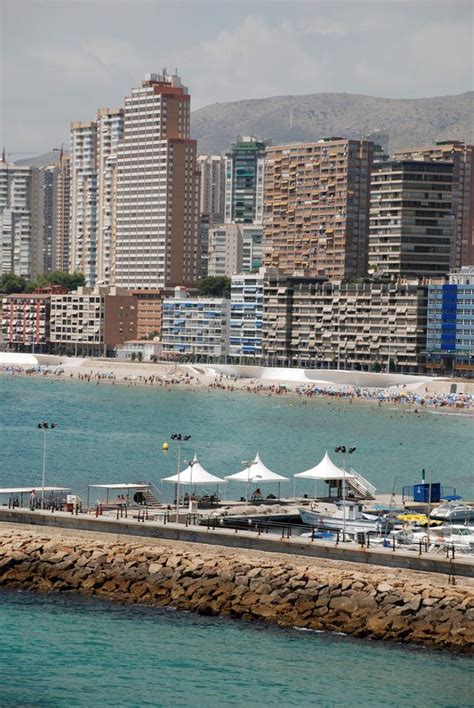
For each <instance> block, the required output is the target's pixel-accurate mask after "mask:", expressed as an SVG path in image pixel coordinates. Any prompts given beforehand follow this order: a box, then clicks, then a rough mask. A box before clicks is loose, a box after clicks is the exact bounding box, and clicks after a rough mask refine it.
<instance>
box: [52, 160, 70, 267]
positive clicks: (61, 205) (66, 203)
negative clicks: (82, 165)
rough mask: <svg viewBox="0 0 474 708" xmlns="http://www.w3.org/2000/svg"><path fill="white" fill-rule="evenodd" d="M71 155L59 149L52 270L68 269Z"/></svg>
mask: <svg viewBox="0 0 474 708" xmlns="http://www.w3.org/2000/svg"><path fill="white" fill-rule="evenodd" d="M70 222H71V156H70V155H66V154H65V153H64V151H63V150H61V153H60V156H59V162H58V177H57V187H56V238H55V241H54V261H53V270H62V271H68V270H69V256H70V254H69V251H70V230H71V223H70Z"/></svg>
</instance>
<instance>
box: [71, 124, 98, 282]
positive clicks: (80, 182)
mask: <svg viewBox="0 0 474 708" xmlns="http://www.w3.org/2000/svg"><path fill="white" fill-rule="evenodd" d="M97 203H98V202H97V123H96V122H95V121H92V122H90V123H72V124H71V240H70V252H69V269H70V270H71V271H78V272H80V273H84V276H85V279H86V284H87V285H88V286H93V285H95V282H96V278H97Z"/></svg>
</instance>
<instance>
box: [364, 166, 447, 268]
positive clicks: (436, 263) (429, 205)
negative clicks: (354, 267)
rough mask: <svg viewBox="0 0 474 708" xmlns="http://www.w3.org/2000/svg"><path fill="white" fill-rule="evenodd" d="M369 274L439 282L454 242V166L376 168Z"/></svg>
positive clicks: (371, 219)
mask: <svg viewBox="0 0 474 708" xmlns="http://www.w3.org/2000/svg"><path fill="white" fill-rule="evenodd" d="M369 232H370V235H369V272H372V273H375V272H383V273H387V274H390V275H394V276H407V277H420V278H422V277H441V276H443V275H445V274H446V273H448V271H449V268H450V263H451V253H452V248H453V246H452V244H453V239H454V212H453V163H452V162H429V161H416V160H403V161H391V162H383V163H378V164H376V165H374V168H373V172H372V185H371V202H370V230H369Z"/></svg>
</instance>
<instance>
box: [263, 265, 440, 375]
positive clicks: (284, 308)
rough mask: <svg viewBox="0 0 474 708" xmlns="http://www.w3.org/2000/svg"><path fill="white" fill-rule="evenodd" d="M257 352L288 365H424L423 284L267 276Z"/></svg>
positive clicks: (407, 368)
mask: <svg viewBox="0 0 474 708" xmlns="http://www.w3.org/2000/svg"><path fill="white" fill-rule="evenodd" d="M263 302H264V306H263V356H264V357H265V358H267V359H268V360H270V361H271V362H274V363H277V364H282V365H293V366H316V367H323V368H345V369H347V368H349V369H360V370H385V371H386V370H388V369H390V370H397V371H399V372H403V373H414V372H417V371H419V370H422V369H423V366H424V358H425V349H426V302H427V286H426V285H420V284H419V282H418V281H404V280H402V279H400V280H399V281H397V282H390V281H380V282H377V281H372V282H369V281H368V282H358V283H350V282H329V281H324V280H322V279H318V278H304V277H297V276H290V277H285V276H282V275H278V274H276V273H273V274H270V275H269V276H268V277H266V278H265V283H264V300H263Z"/></svg>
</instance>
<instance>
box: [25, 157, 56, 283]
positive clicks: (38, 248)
mask: <svg viewBox="0 0 474 708" xmlns="http://www.w3.org/2000/svg"><path fill="white" fill-rule="evenodd" d="M57 185H58V167H57V165H55V164H51V165H45V166H44V167H32V168H31V182H30V190H31V195H30V206H31V232H32V233H31V251H32V253H31V260H32V267H31V277H32V278H33V279H35V278H37V277H38V276H40V275H42V274H43V273H49V272H50V271H52V270H53V269H54V264H55V250H56V226H57V225H56V210H57Z"/></svg>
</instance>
